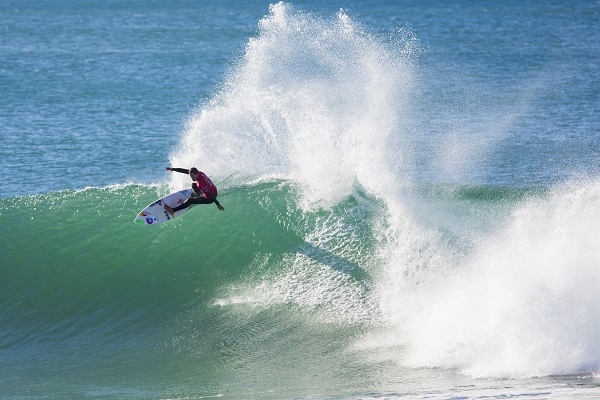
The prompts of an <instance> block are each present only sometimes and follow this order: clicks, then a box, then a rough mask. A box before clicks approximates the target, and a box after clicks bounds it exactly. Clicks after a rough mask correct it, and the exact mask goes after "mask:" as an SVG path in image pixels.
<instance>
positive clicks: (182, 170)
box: [165, 167, 190, 175]
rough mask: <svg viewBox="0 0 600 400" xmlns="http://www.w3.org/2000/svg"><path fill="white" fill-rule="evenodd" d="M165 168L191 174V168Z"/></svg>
mask: <svg viewBox="0 0 600 400" xmlns="http://www.w3.org/2000/svg"><path fill="white" fill-rule="evenodd" d="M165 169H166V170H167V171H173V172H181V173H182V174H186V175H189V174H190V170H189V169H185V168H173V167H166V168H165Z"/></svg>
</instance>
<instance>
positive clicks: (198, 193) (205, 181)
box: [165, 167, 225, 217]
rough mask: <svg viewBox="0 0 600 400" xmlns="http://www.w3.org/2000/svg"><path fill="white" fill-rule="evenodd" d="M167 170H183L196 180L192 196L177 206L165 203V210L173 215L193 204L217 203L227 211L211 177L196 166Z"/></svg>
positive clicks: (220, 208) (167, 168)
mask: <svg viewBox="0 0 600 400" xmlns="http://www.w3.org/2000/svg"><path fill="white" fill-rule="evenodd" d="M165 169H166V170H167V171H174V172H181V173H182V174H188V175H189V176H190V178H192V180H193V181H194V183H192V189H194V191H193V193H192V197H190V198H189V199H187V200H186V201H185V202H184V203H183V204H180V205H178V206H177V207H175V208H171V207H169V206H168V205H166V204H165V210H167V212H168V213H169V214H171V216H172V217H173V216H174V214H175V212H176V211H179V210H183V209H184V208H188V207H189V206H190V205H192V204H211V203H215V204H216V205H217V208H218V209H219V210H220V211H225V208H223V206H222V205H221V204H219V202H218V201H217V187H216V186H215V185H214V184H213V183H212V181H211V180H210V178H209V177H208V176H206V174H205V173H204V172H202V171H198V169H197V168H196V167H192V168H190V169H185V168H172V167H166V168H165Z"/></svg>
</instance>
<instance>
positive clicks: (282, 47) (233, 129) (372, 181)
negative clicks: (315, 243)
mask: <svg viewBox="0 0 600 400" xmlns="http://www.w3.org/2000/svg"><path fill="white" fill-rule="evenodd" d="M397 36H398V37H397V38H396V39H395V40H393V41H391V43H390V41H388V42H384V41H382V40H380V39H378V38H377V37H375V36H373V35H371V34H369V33H368V32H366V31H365V30H364V29H363V28H361V26H360V25H359V24H357V23H355V22H353V21H352V20H351V19H350V17H349V16H347V15H346V14H345V13H344V12H343V11H340V12H339V13H338V14H337V15H336V16H335V17H331V18H320V17H316V16H312V15H308V14H305V13H302V12H301V11H297V10H295V9H294V8H293V7H292V6H291V5H289V4H284V3H278V4H276V5H272V6H271V7H270V13H269V15H267V16H266V17H265V18H263V19H262V20H261V21H260V23H259V33H258V36H257V37H255V38H252V39H250V41H249V43H248V45H247V47H246V52H245V54H244V56H243V58H242V59H241V60H240V61H239V63H238V64H237V65H236V66H235V67H234V68H233V70H232V71H231V73H230V74H229V76H228V77H227V79H226V81H225V82H224V84H223V88H222V89H221V90H220V91H219V92H218V93H217V94H216V95H215V97H214V98H213V99H212V100H211V101H210V103H209V104H207V105H206V106H204V107H202V109H201V110H200V111H199V112H198V113H197V114H196V115H194V116H192V117H191V118H190V121H189V124H188V125H189V126H188V128H187V130H186V132H185V133H184V137H183V140H182V143H181V146H180V148H179V150H178V151H176V152H175V153H174V154H173V156H172V162H173V164H183V165H188V164H198V163H200V164H202V163H205V164H206V165H207V167H206V168H209V167H208V165H210V169H211V171H209V172H210V173H212V174H213V175H214V174H218V175H224V176H226V175H227V174H229V173H232V172H236V171H239V170H244V169H248V168H251V169H252V171H254V173H256V172H257V171H258V172H259V173H261V172H262V173H263V174H271V175H277V176H284V177H286V178H290V179H292V180H294V181H296V182H298V183H300V184H301V185H303V186H304V187H305V188H306V190H305V193H306V194H305V195H303V197H304V200H305V201H308V202H313V203H314V202H316V203H319V204H321V205H326V206H331V205H334V204H336V203H337V202H338V201H339V200H341V199H342V198H344V197H345V196H348V195H349V194H351V193H352V190H353V186H354V185H355V184H356V183H359V184H361V185H363V186H365V187H368V188H369V191H371V192H375V193H382V192H388V191H389V190H390V187H393V186H394V185H396V184H397V182H396V181H397V180H398V176H399V175H398V174H393V172H394V168H395V167H398V166H402V165H404V164H405V163H403V157H405V155H404V154H403V149H402V143H400V142H398V140H397V139H398V136H399V135H401V134H402V129H401V128H402V122H403V118H402V116H403V115H404V114H405V113H406V110H407V107H408V104H407V101H408V100H409V93H410V91H411V86H412V84H413V83H414V82H413V79H412V67H411V63H410V55H411V53H412V52H414V48H415V46H416V45H415V43H414V42H413V41H412V40H408V39H406V37H407V35H404V34H400V33H398V35H397ZM261 170H262V171H261ZM174 179H181V178H180V177H177V178H174ZM180 183H181V181H180V180H177V181H176V182H175V183H173V184H180Z"/></svg>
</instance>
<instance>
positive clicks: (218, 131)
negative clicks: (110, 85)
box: [0, 3, 600, 399]
mask: <svg viewBox="0 0 600 400" xmlns="http://www.w3.org/2000/svg"><path fill="white" fill-rule="evenodd" d="M265 7H266V6H265ZM374 7H375V8H374V10H379V12H380V13H381V14H378V15H380V18H381V15H385V13H386V12H389V9H388V8H385V7H383V6H382V5H380V4H379V3H377V4H376V5H375V6H374ZM378 7H380V8H378ZM397 7H400V6H397ZM159 9H160V7H159ZM356 9H357V10H359V11H358V12H357V13H358V14H361V12H362V15H363V17H365V20H367V21H368V20H369V17H368V15H370V14H369V13H367V12H366V11H364V9H362V8H361V7H360V6H359V5H356ZM392 9H393V10H400V9H399V8H398V9H394V8H392ZM382 10H383V11H382ZM386 10H387V11H386ZM585 10H587V9H585ZM475 11H477V10H470V11H467V12H466V13H465V14H464V15H466V17H465V18H466V20H468V18H471V17H470V13H471V12H475ZM587 11H588V12H590V11H589V10H587ZM592 11H593V13H596V14H597V13H598V9H597V7H596V8H595V9H593V10H592ZM371 12H372V13H373V15H375V11H371ZM494 12H497V13H498V14H494ZM507 12H508V11H507ZM161 13H162V11H161V12H160V13H159V14H160V15H162V14H161ZM262 14H263V15H262V16H261V17H260V18H259V19H258V23H257V24H256V21H254V24H255V25H256V30H255V32H254V33H253V34H252V35H247V36H246V37H245V41H244V43H243V46H242V47H241V48H240V51H239V52H238V53H236V55H235V57H234V60H233V61H232V63H231V64H230V65H229V66H228V67H227V68H226V69H225V70H224V71H222V75H220V77H219V78H218V79H219V82H218V83H216V84H215V89H214V90H213V91H212V92H210V93H207V94H206V96H205V98H204V99H203V100H201V101H200V104H199V105H198V106H197V107H195V108H194V109H193V110H191V111H190V112H189V113H188V114H187V115H186V116H185V118H184V120H183V122H182V123H181V129H180V130H179V131H178V132H177V134H176V135H174V138H170V139H169V140H170V143H171V145H170V146H167V148H168V151H167V152H166V153H165V154H164V159H163V160H156V161H152V165H153V167H155V169H156V172H155V176H157V178H156V179H155V180H154V181H152V182H148V181H145V180H144V179H142V178H138V177H134V178H131V179H129V178H125V177H124V178H123V180H122V181H121V182H118V183H114V181H113V183H106V184H99V185H86V184H84V182H85V179H82V178H78V177H76V176H74V175H75V174H73V175H71V176H70V179H71V181H70V182H69V183H68V184H64V183H61V182H63V179H64V178H58V179H57V180H56V181H52V179H51V177H50V178H49V182H46V183H45V184H48V185H50V186H52V185H55V186H60V185H62V187H60V188H57V187H54V188H52V189H51V190H44V191H42V192H41V193H40V192H39V191H38V189H39V187H33V188H32V189H31V192H30V193H29V194H25V195H19V194H15V193H14V192H12V191H11V189H8V186H7V188H5V192H3V193H9V194H8V195H3V197H1V198H0V224H1V225H2V227H3V228H2V231H1V234H0V254H2V261H1V262H0V263H1V266H2V267H1V268H0V293H1V295H0V397H2V398H14V399H20V398H156V399H166V398H169V399H171V398H190V399H191V398H207V397H208V398H210V397H224V398H261V399H269V398H271V399H281V398H318V399H325V398H328V399H330V398H331V399H333V398H335V399H359V398H360V399H369V398H432V397H433V398H456V397H460V398H506V397H517V398H518V397H527V398H531V397H541V398H565V397H567V398H568V397H596V396H598V395H600V347H599V346H598V343H597V339H598V332H600V305H599V304H598V301H597V292H598V290H597V289H598V288H599V287H600V248H599V247H598V226H599V224H598V221H600V175H599V174H598V172H599V169H598V167H597V165H593V163H591V162H590V160H596V161H597V159H598V158H597V157H598V154H599V150H598V147H597V146H596V145H597V144H598V132H599V131H598V122H597V121H595V120H594V118H593V117H586V118H582V122H581V123H579V124H578V125H577V126H578V127H579V128H578V129H579V130H576V129H575V128H573V130H572V131H569V132H567V133H565V131H564V129H562V127H561V129H557V130H556V131H554V130H553V129H554V127H555V126H556V123H555V122H556V121H555V120H554V119H552V117H547V118H546V117H539V120H535V119H532V118H533V117H532V115H534V114H536V113H537V112H538V111H539V110H540V109H544V110H545V115H546V114H548V115H549V114H551V113H552V112H555V110H553V109H552V108H551V107H550V106H549V105H548V103H547V102H549V101H550V100H551V99H552V98H553V96H558V94H557V92H560V88H559V89H557V91H556V92H554V91H553V89H548V86H549V84H548V82H551V81H554V79H555V78H556V76H557V75H555V72H553V71H552V70H551V68H546V67H544V68H540V69H536V70H535V71H533V72H532V71H529V72H527V73H521V72H515V74H513V75H512V76H511V78H510V79H509V81H508V82H507V81H505V80H504V78H498V79H497V80H495V81H493V82H492V83H491V84H490V85H489V86H486V85H482V84H481V83H480V82H467V83H466V84H465V85H466V86H465V87H463V88H462V89H461V91H460V92H461V93H460V95H461V96H462V97H461V100H458V101H457V103H458V104H457V103H456V102H452V101H449V99H448V98H447V97H446V96H449V94H448V93H443V92H438V90H439V89H440V87H441V86H437V84H436V83H432V81H431V78H432V76H431V70H430V69H428V68H430V67H426V66H424V64H426V63H427V61H429V60H431V58H429V57H430V56H428V52H431V48H430V47H431V44H427V43H424V42H423V39H422V38H420V37H419V34H418V32H416V31H417V29H414V28H413V27H410V26H406V27H405V26H402V27H398V26H396V27H394V28H393V29H389V30H385V31H377V30H374V29H372V28H370V26H371V25H369V23H367V22H365V21H361V20H360V19H359V18H355V17H354V16H353V15H352V11H351V10H350V11H348V10H344V9H339V7H338V8H337V9H336V10H335V11H333V12H330V13H318V12H309V11H305V10H303V9H302V7H300V6H298V5H296V4H288V3H277V4H272V5H270V6H268V7H266V11H264V12H263V13H262ZM490 14H491V15H503V14H502V13H501V12H500V11H498V10H495V11H494V10H492V12H490ZM583 14H585V13H583ZM186 15H187V14H186ZM423 15H429V14H423ZM444 15H446V14H444ZM549 15H554V14H552V13H550V12H549ZM558 15H560V12H559V13H558ZM585 15H587V14H585ZM594 15H595V14H594ZM373 18H375V17H373ZM557 18H558V17H557ZM375 19H376V18H375ZM501 20H502V21H504V20H503V19H501ZM440 21H441V19H440ZM492 21H493V19H492ZM585 21H588V20H585ZM538 22H539V21H537V20H533V22H532V25H533V26H536V27H537V26H538V25H536V24H537V23H538ZM186 23H187V22H186ZM475 25H476V24H475ZM551 26H552V25H551ZM421 29H422V28H421ZM501 31H503V30H501ZM503 32H504V31H503ZM544 32H545V31H544ZM484 33H487V32H484ZM596 36H597V34H596ZM502 44H504V42H503V41H500V44H498V46H499V47H498V48H499V49H502ZM579 44H580V45H581V43H579ZM523 46H525V45H523ZM524 48H525V47H523V48H521V50H520V51H524V50H523V49H524ZM153 51H154V50H153ZM514 51H517V50H514ZM531 51H533V50H531ZM109 53H110V52H109ZM590 53H593V52H590ZM110 54H112V53H110ZM596 59H597V55H596ZM444 60H445V61H446V63H444V64H443V65H440V66H439V68H450V66H451V65H452V60H450V59H444ZM511 62H512V61H506V64H503V65H502V66H500V67H498V71H496V73H498V74H499V75H502V74H500V72H501V71H502V69H503V68H506V69H510V68H512V64H511ZM182 65H183V64H182ZM585 65H586V68H590V69H591V68H593V67H592V66H590V65H588V64H587V61H586V63H585ZM595 68H596V69H597V67H595ZM556 74H558V75H560V71H558V72H556ZM440 75H442V76H440ZM435 79H436V80H443V74H438V75H436V78H435ZM467 81H468V79H467ZM438 83H439V82H438ZM445 85H447V83H446V84H445ZM557 85H558V86H561V85H564V86H561V87H569V88H571V89H572V88H573V87H572V86H571V85H568V84H567V83H565V81H564V80H563V81H561V82H559V83H558V84H557ZM498 89H500V90H498ZM493 93H496V94H497V95H493ZM561 93H564V91H563V92H561ZM584 94H585V95H581V96H579V97H578V98H580V99H581V98H584V99H585V101H583V104H584V105H585V104H587V105H589V108H586V109H585V111H586V113H587V112H588V111H589V110H592V111H593V110H597V105H598V104H599V103H598V98H599V96H600V95H599V94H598V91H597V89H596V91H595V92H593V93H592V92H585V93H584ZM454 101H456V100H454ZM573 101H574V100H573ZM579 104H582V103H579ZM544 107H546V108H544ZM572 107H575V106H574V105H573V104H571V103H569V102H568V101H566V103H562V104H561V106H560V107H558V111H556V114H558V115H559V117H557V118H560V115H563V114H562V113H568V112H570V111H572V109H571V108H572ZM151 113H152V112H150V114H151ZM570 115H571V114H570ZM589 115H592V116H593V112H589ZM536 124H538V125H537V128H536V129H535V132H534V131H533V130H530V126H532V125H536ZM7 129H8V128H7ZM11 129H12V128H11ZM541 131H545V132H551V133H552V135H554V136H552V139H551V140H549V142H551V144H547V146H548V148H551V149H552V150H553V151H550V152H549V153H544V152H543V151H539V150H540V149H541V148H543V147H544V146H543V145H542V144H536V143H534V142H533V140H532V139H531V138H532V137H535V136H536V135H541V134H540V133H539V132H541ZM515 132H516V133H515ZM524 132H525V133H524ZM559 133H560V134H559ZM563 133H564V135H562V134H563ZM586 134H587V135H590V136H592V138H591V139H590V138H587V139H585V140H584V139H582V140H581V141H579V142H577V143H576V144H575V145H573V146H571V145H570V144H569V143H567V142H568V138H569V137H586ZM561 135H562V136H561ZM109 136H110V135H109ZM131 136H132V137H128V138H127V140H126V141H125V142H126V143H129V142H130V141H131V142H134V141H135V140H136V138H135V137H137V132H135V134H133V135H131ZM138 138H139V137H138ZM40 140H44V139H40ZM73 140H75V139H73ZM89 140H94V139H89ZM102 140H104V142H103V141H102ZM102 140H100V141H98V142H97V144H100V143H107V144H102V146H104V147H107V149H103V150H102V151H100V152H99V153H100V155H99V156H101V157H107V156H105V155H104V152H108V154H110V153H111V152H112V153H114V154H115V157H117V158H119V160H127V159H128V158H132V157H133V156H132V154H134V153H135V154H139V153H137V152H138V151H141V150H139V147H142V148H144V149H146V148H147V147H148V148H156V147H157V146H155V144H157V143H164V138H158V139H155V138H153V137H145V138H143V140H140V142H141V145H140V146H138V148H137V149H135V150H127V151H125V152H124V153H123V154H120V153H119V151H120V150H117V149H119V148H121V146H119V142H121V144H122V141H120V140H116V141H111V140H109V139H107V138H106V137H103V138H102ZM11 143H12V139H11V142H10V143H9V142H8V141H7V140H5V139H3V148H5V149H7V148H9V147H10V146H9V145H11ZM90 143H91V144H90V146H91V147H93V145H94V143H95V142H94V143H92V142H90ZM528 143H529V144H530V146H528V145H527V144H528ZM503 146H504V147H503ZM506 146H509V147H508V149H507V147H506ZM510 146H513V147H510ZM552 146H554V147H552ZM66 147H69V146H68V145H67V146H66ZM571 147H572V152H571V153H568V151H569V149H570V148H571ZM40 148H41V147H40ZM49 148H52V147H49ZM3 151H5V152H7V155H6V156H7V157H8V151H7V150H3ZM56 151H62V150H60V149H59V150H56ZM69 151H73V150H68V149H67V153H66V154H67V155H69V154H71V153H69ZM144 151H145V150H144ZM75 154H76V152H75V151H73V153H72V154H71V155H73V156H74V155H75ZM557 156H558V158H559V159H555V158H554V157H557ZM40 157H46V155H42V156H40ZM536 157H537V158H536ZM545 157H547V158H545ZM56 159H57V162H56V164H54V165H53V166H51V168H50V169H49V170H53V169H57V170H61V169H62V168H66V165H67V164H63V162H64V159H62V158H61V157H58V156H57V157H56ZM550 159H552V161H549V160H550ZM67 161H69V162H73V159H70V160H69V159H68V158H67ZM103 163H104V164H103V168H104V171H111V170H113V169H114V170H115V171H116V170H118V169H119V168H120V167H119V162H111V161H110V158H108V157H107V158H105V159H103ZM136 163H137V164H135V165H134V167H139V168H140V169H142V170H143V171H147V167H145V166H143V162H142V161H139V162H137V161H136ZM93 164H94V163H90V168H91V170H94V165H93ZM113 164H114V165H113ZM540 164H543V165H548V166H549V167H548V168H540V169H537V170H534V172H533V173H532V174H528V173H527V171H530V170H531V169H532V168H533V167H532V166H535V165H540ZM167 165H171V166H174V167H183V168H189V167H191V166H197V167H198V168H199V169H201V170H203V171H204V172H206V173H207V174H208V175H209V176H210V177H211V178H212V179H213V181H214V182H215V183H217V185H218V187H219V201H220V202H221V204H222V205H223V206H224V207H225V209H226V211H225V212H222V213H221V212H217V210H216V208H215V207H214V206H197V207H195V208H194V209H192V210H190V212H188V213H186V214H185V215H184V216H182V217H181V218H178V219H177V220H174V221H172V222H169V223H165V224H162V225H159V226H153V227H152V226H151V227H143V226H138V225H136V224H134V223H133V219H134V217H135V215H136V213H137V212H138V211H139V210H141V209H142V208H143V207H144V206H145V205H147V204H148V203H150V202H151V201H154V200H155V199H156V198H158V197H160V196H162V195H165V194H167V193H169V192H171V191H174V190H180V189H181V188H184V187H187V186H189V185H190V183H191V182H190V180H189V178H188V177H186V176H185V175H183V174H168V173H164V166H167ZM567 165H568V166H569V167H568V168H567V167H566V166H567ZM516 171H517V172H516ZM90 173H91V172H90ZM102 174H106V172H103V173H102ZM84 175H85V174H84ZM516 175H517V177H515V176H516ZM102 176H105V175H102ZM132 176H135V175H132ZM14 179H15V178H8V177H7V179H6V181H7V182H8V183H7V185H8V184H9V183H10V185H13V183H12V182H13V180H14ZM79 179H81V180H79ZM102 179H104V178H101V179H100V181H102ZM43 184H44V183H43V182H42V183H41V185H43ZM10 187H12V186H10Z"/></svg>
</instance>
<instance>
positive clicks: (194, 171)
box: [190, 167, 198, 174]
mask: <svg viewBox="0 0 600 400" xmlns="http://www.w3.org/2000/svg"><path fill="white" fill-rule="evenodd" d="M192 172H193V173H195V174H197V173H198V168H196V167H192V168H190V174H191V173H192Z"/></svg>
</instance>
